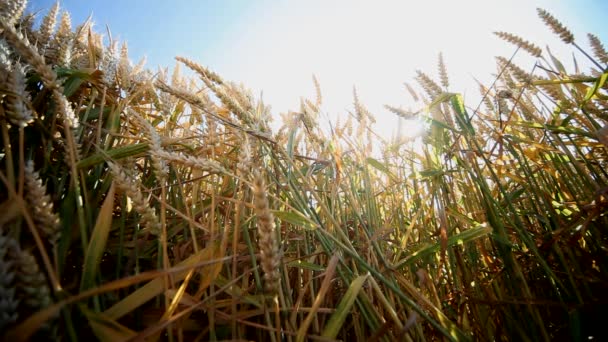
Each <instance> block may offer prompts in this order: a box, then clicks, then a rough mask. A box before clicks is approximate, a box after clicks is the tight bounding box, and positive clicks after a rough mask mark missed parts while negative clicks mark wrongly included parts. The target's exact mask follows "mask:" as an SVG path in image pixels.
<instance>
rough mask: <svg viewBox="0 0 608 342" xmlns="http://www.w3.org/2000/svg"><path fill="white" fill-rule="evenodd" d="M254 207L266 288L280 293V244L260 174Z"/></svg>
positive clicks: (255, 188) (271, 291)
mask: <svg viewBox="0 0 608 342" xmlns="http://www.w3.org/2000/svg"><path fill="white" fill-rule="evenodd" d="M253 205H254V207H255V214H256V216H257V218H258V246H259V248H260V264H261V266H262V271H264V288H265V290H266V292H267V293H269V294H276V293H277V292H278V291H279V285H280V284H279V281H280V276H281V275H280V273H279V266H280V262H281V261H280V256H279V242H278V238H277V235H276V230H275V224H274V215H272V212H271V211H270V206H269V204H268V197H267V196H266V187H265V182H264V177H263V176H262V174H261V173H260V172H256V173H254V175H253Z"/></svg>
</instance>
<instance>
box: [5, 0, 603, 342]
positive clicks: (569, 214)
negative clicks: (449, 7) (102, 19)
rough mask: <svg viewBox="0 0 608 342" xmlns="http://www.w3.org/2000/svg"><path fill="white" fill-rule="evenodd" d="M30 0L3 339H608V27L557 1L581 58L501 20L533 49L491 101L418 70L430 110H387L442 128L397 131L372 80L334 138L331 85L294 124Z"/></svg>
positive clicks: (183, 61)
mask: <svg viewBox="0 0 608 342" xmlns="http://www.w3.org/2000/svg"><path fill="white" fill-rule="evenodd" d="M25 8H26V1H25V0H1V1H0V71H1V72H0V102H1V106H0V128H1V129H2V132H1V135H2V140H1V142H0V272H1V273H2V274H1V275H0V336H3V340H7V341H24V340H67V341H81V340H85V339H87V338H90V339H97V340H101V341H125V340H129V341H130V340H151V341H157V340H163V341H206V340H214V341H221V340H226V341H248V340H254V341H273V342H278V341H304V340H310V341H336V340H342V341H351V340H368V341H435V340H481V341H486V340H487V341H495V340H500V341H510V340H521V341H537V340H576V341H578V340H587V339H591V338H601V337H602V336H605V335H606V331H605V329H603V327H601V326H597V323H596V322H598V319H599V318H600V317H601V316H600V315H602V312H603V310H602V308H603V307H605V305H606V304H608V276H607V275H608V269H607V268H608V258H607V256H608V253H607V248H608V236H607V232H606V227H608V216H607V215H606V213H607V209H608V184H607V183H608V173H607V170H606V169H607V168H606V165H607V164H606V162H607V157H608V154H607V152H608V125H607V122H608V112H607V108H608V84H607V83H606V80H607V79H608V69H607V67H608V53H607V52H606V50H605V48H604V46H603V45H602V42H601V41H600V40H599V38H598V37H597V36H595V35H593V34H588V35H587V36H586V37H584V38H586V39H582V38H581V37H579V36H578V35H577V36H575V35H574V34H573V32H571V31H570V30H569V29H568V28H567V27H566V26H565V25H564V24H562V23H561V22H560V21H559V20H558V19H557V18H555V17H554V16H553V15H552V14H551V13H549V12H548V11H546V10H543V9H538V16H539V20H542V21H543V22H544V23H545V24H546V26H547V29H549V30H551V31H553V32H554V33H555V34H556V35H557V36H558V37H559V38H560V39H561V41H562V43H563V44H566V45H569V46H570V47H572V49H573V50H574V51H576V52H577V54H578V55H577V56H582V58H583V59H584V61H582V60H581V61H580V63H579V62H577V63H575V67H574V70H567V69H566V68H565V67H564V65H563V64H562V62H561V61H560V58H562V57H560V56H554V55H552V54H551V52H550V51H549V50H543V49H541V48H540V47H539V45H538V43H535V42H532V41H529V40H526V39H525V38H522V37H519V36H517V35H514V34H511V33H509V32H495V34H496V36H497V39H501V40H504V41H505V44H511V46H512V47H513V52H514V53H513V55H512V56H507V57H502V56H498V57H497V58H496V62H497V75H496V77H495V80H494V82H493V83H492V84H480V85H479V90H480V96H481V98H482V99H483V100H482V101H481V102H480V103H465V102H464V100H463V97H462V95H460V94H458V93H453V92H451V91H450V84H449V74H450V73H457V72H458V71H457V70H456V71H455V70H452V71H451V72H450V73H449V72H448V70H447V67H446V66H447V63H445V62H444V59H443V56H441V55H440V56H439V60H438V70H437V77H436V79H437V80H435V79H434V78H433V76H432V75H431V74H427V73H424V72H422V71H419V72H418V73H417V77H416V78H415V80H413V81H415V83H413V82H410V83H408V84H407V90H408V92H407V93H405V95H406V96H410V97H411V99H412V100H413V101H416V102H415V103H417V104H418V106H419V110H418V111H416V112H411V111H406V110H403V109H401V108H397V107H393V106H390V105H389V106H387V109H389V110H390V111H391V112H393V113H394V114H395V115H397V116H400V117H403V118H412V117H416V118H420V119H422V120H424V122H425V123H426V134H425V135H424V136H423V137H421V138H418V139H419V140H416V139H415V138H411V139H407V138H394V139H385V138H382V137H380V136H379V135H378V134H376V132H375V129H374V123H375V122H376V118H375V117H374V114H373V113H371V112H370V111H369V110H367V109H366V107H365V105H364V104H363V103H361V102H360V101H359V99H358V97H357V94H356V93H355V94H354V99H353V102H354V108H355V110H354V112H352V113H344V115H341V116H340V118H341V120H339V121H338V122H335V123H333V124H330V125H329V127H330V129H329V131H328V130H327V129H323V128H322V126H323V125H322V123H321V122H320V120H322V119H321V115H320V113H321V111H322V106H323V97H322V91H321V87H322V85H321V84H320V83H319V82H318V81H317V80H316V79H313V82H312V83H311V87H312V88H314V89H315V93H316V96H314V97H313V98H310V99H303V100H302V102H301V105H300V108H297V109H294V110H292V111H289V112H287V113H283V114H282V115H281V123H280V124H279V125H278V126H277V127H279V128H278V129H277V128H275V127H274V125H270V124H269V122H271V121H272V118H273V117H274V116H276V115H277V114H278V113H272V112H271V110H270V107H269V105H268V104H266V103H264V102H263V101H262V100H261V99H259V98H256V97H255V96H254V95H253V94H252V93H251V91H250V90H248V89H247V88H246V87H245V86H242V85H240V84H238V83H236V82H233V81H229V80H226V79H224V78H223V77H222V76H221V75H219V74H217V73H215V72H213V71H212V70H209V69H208V68H206V67H205V66H203V65H202V64H200V63H199V62H196V61H194V60H192V59H189V58H187V57H182V56H178V57H176V61H177V64H176V67H175V68H174V69H173V70H169V69H160V70H149V69H147V68H146V67H145V65H143V64H142V63H137V64H135V63H132V62H131V60H130V59H129V51H128V45H127V44H126V43H125V42H123V43H120V42H117V41H112V40H110V41H108V40H107V39H105V38H104V36H102V34H100V33H98V32H96V31H95V30H94V28H93V27H92V25H91V21H87V22H84V23H81V24H79V25H73V24H72V22H71V18H70V14H69V13H68V12H66V11H63V10H62V9H61V8H60V7H59V4H58V3H57V4H56V5H55V6H54V7H52V8H51V9H50V10H49V11H48V12H47V13H39V14H37V15H40V16H42V20H41V22H40V24H39V25H35V22H36V20H35V19H36V17H35V14H29V13H25ZM520 54H528V55H530V56H532V57H533V58H535V60H536V62H535V63H534V64H531V65H525V66H518V65H516V64H514V63H513V62H512V60H513V57H514V56H516V55H520ZM563 58H571V57H570V56H564V57H563ZM579 66H580V67H579ZM181 68H187V69H189V70H190V72H191V75H194V76H184V73H183V72H182V70H181ZM583 68H584V70H583ZM416 144H418V145H419V146H421V147H420V148H415V145H416ZM605 294H607V295H606V296H605Z"/></svg>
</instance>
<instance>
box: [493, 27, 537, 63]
mask: <svg viewBox="0 0 608 342" xmlns="http://www.w3.org/2000/svg"><path fill="white" fill-rule="evenodd" d="M494 34H495V35H496V36H498V38H500V39H502V40H504V41H507V42H509V43H511V44H513V45H515V46H517V47H519V48H521V49H523V50H524V51H526V52H528V53H529V54H531V55H532V56H533V57H540V55H541V54H542V53H543V50H541V49H540V48H539V47H538V46H536V45H534V44H532V43H530V42H529V41H527V40H525V39H523V38H521V37H519V36H516V35H514V34H511V33H508V32H494Z"/></svg>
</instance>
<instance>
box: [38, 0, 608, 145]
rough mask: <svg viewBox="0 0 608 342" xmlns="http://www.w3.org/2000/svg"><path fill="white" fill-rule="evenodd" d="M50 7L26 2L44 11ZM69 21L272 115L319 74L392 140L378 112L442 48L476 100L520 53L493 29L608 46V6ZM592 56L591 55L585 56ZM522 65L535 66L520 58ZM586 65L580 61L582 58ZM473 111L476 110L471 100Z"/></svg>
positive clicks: (474, 6) (377, 6) (295, 102)
mask: <svg viewBox="0 0 608 342" xmlns="http://www.w3.org/2000/svg"><path fill="white" fill-rule="evenodd" d="M53 3H54V0H36V1H30V4H29V8H30V10H34V11H36V10H41V11H42V14H44V13H46V11H47V10H48V9H49V8H50V7H51V6H52V4H53ZM60 6H61V8H62V9H67V10H68V11H69V12H70V13H71V14H72V22H73V25H77V24H79V23H81V22H83V21H84V20H85V19H86V18H87V17H88V16H89V15H90V14H92V16H93V21H94V22H95V23H96V30H97V31H98V32H101V31H105V26H106V25H107V26H108V27H109V28H110V31H111V32H112V36H113V38H115V39H119V40H121V41H122V40H126V41H127V42H128V45H129V50H130V55H131V58H132V59H133V62H137V61H138V60H139V59H140V58H141V57H143V56H146V57H147V60H148V63H147V66H148V67H149V68H152V69H154V70H155V69H156V68H157V66H169V67H172V66H173V65H174V64H175V61H174V59H173V57H174V56H176V55H180V56H185V57H188V58H191V59H193V60H195V61H197V62H199V63H201V64H203V65H206V66H208V67H210V68H211V69H213V70H215V71H217V72H219V73H220V74H222V75H223V76H224V77H225V78H226V79H230V80H233V81H237V82H243V83H244V84H245V85H246V86H247V87H249V88H251V89H252V90H254V91H255V92H256V93H258V94H259V93H260V92H262V91H263V94H264V95H263V97H264V100H265V101H266V102H267V103H268V104H270V105H272V108H273V113H275V114H278V113H279V112H284V111H287V110H288V109H293V110H297V109H298V108H299V98H300V96H307V97H312V96H313V94H314V87H313V83H312V80H311V76H312V75H313V74H315V75H316V76H317V78H318V79H319V81H320V83H321V89H322V92H323V95H324V102H325V103H324V107H323V111H324V112H325V113H328V114H329V117H334V116H335V114H337V113H342V114H341V115H342V116H343V115H344V113H345V110H348V109H351V108H352V89H353V86H356V87H357V91H358V94H359V97H360V99H361V101H362V102H363V103H364V104H366V105H367V107H368V108H369V109H370V110H371V111H372V112H374V114H375V115H376V116H377V117H378V118H379V119H380V120H379V121H380V122H381V124H382V126H384V128H380V129H379V130H380V131H381V132H383V133H384V134H390V132H391V129H392V127H395V123H396V118H395V117H394V115H393V114H390V113H388V112H387V111H386V110H385V109H383V107H382V105H383V104H390V105H393V106H403V107H412V108H413V109H415V107H416V105H415V104H412V102H411V100H410V98H409V95H408V94H407V92H406V91H405V90H404V87H403V82H410V83H411V84H414V82H412V80H413V78H414V76H415V71H416V70H417V69H420V70H422V71H424V72H425V73H427V74H429V75H431V76H433V77H435V78H436V79H437V77H436V75H437V71H436V70H437V67H436V66H437V55H438V53H439V52H442V53H443V55H444V59H445V61H446V65H447V68H448V72H449V74H450V77H451V84H452V87H451V88H452V89H451V91H455V92H460V93H463V94H464V95H465V100H466V98H467V93H468V94H471V95H469V97H468V98H474V97H476V96H477V92H478V90H477V89H478V88H477V86H476V85H475V83H474V81H473V77H475V78H477V79H480V80H482V81H486V82H489V81H490V80H491V73H493V72H494V71H495V70H496V67H495V60H494V56H498V55H500V56H505V57H510V56H511V54H512V53H513V51H514V47H513V46H512V45H510V44H508V43H505V42H503V41H501V40H499V39H498V38H497V37H495V36H494V35H493V34H492V32H493V31H507V32H511V33H514V34H517V35H520V36H522V37H524V38H526V39H528V40H530V41H532V42H534V43H536V44H537V45H539V46H541V47H544V46H545V45H550V46H551V48H552V51H553V52H557V53H558V54H559V56H560V57H562V58H563V59H565V60H569V59H571V57H570V56H571V53H572V51H573V49H572V48H570V47H568V46H564V44H563V43H561V41H559V39H557V38H556V37H555V36H554V35H553V34H552V33H551V32H550V31H549V29H548V28H547V27H545V26H544V24H543V23H542V22H541V21H540V19H539V18H538V17H537V15H536V7H542V8H544V9H547V10H549V11H550V12H551V13H553V14H554V15H555V16H556V17H557V18H558V19H560V20H561V21H562V22H563V23H564V24H565V25H566V26H567V27H568V28H570V29H571V30H572V31H573V32H574V34H575V37H576V40H577V42H578V43H579V44H580V45H582V46H585V47H586V46H588V42H587V38H586V33H587V32H591V33H594V34H596V35H598V36H599V37H600V39H602V41H603V42H604V45H605V46H608V29H607V26H606V25H605V21H604V17H605V16H606V15H607V14H608V1H606V0H603V1H602V0H562V1H556V0H553V1H550V0H502V1H495V0H469V1H466V0H461V1H450V0H445V1H444V0H434V1H430V0H417V1H406V0H402V1H382V0H377V1H356V0H352V1H347V0H333V1H332V0H307V1H304V0H290V1H287V0H284V1H279V0H276V1H270V0H257V1H256V0H250V1H236V0H234V1H233V0H224V1H221V0H217V1H211V0H200V1H195V0H174V1H169V0H164V1H163V0H122V1H119V0H105V1H83V0H62V1H61V2H60ZM589 51H590V50H589ZM521 55H522V56H518V59H516V60H517V61H518V62H519V65H520V66H522V67H524V68H530V67H531V66H532V64H530V63H532V62H533V61H531V60H530V59H526V58H525V55H524V54H521ZM577 59H579V60H581V59H582V57H580V56H577ZM469 105H470V106H472V105H474V104H472V103H469Z"/></svg>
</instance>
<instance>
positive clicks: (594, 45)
mask: <svg viewBox="0 0 608 342" xmlns="http://www.w3.org/2000/svg"><path fill="white" fill-rule="evenodd" d="M587 37H588V38H589V44H590V45H591V49H593V54H595V58H597V59H598V60H599V61H600V62H602V63H603V64H608V52H606V49H604V45H602V42H601V41H600V39H599V38H598V37H597V36H596V35H594V34H591V33H588V34H587Z"/></svg>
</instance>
